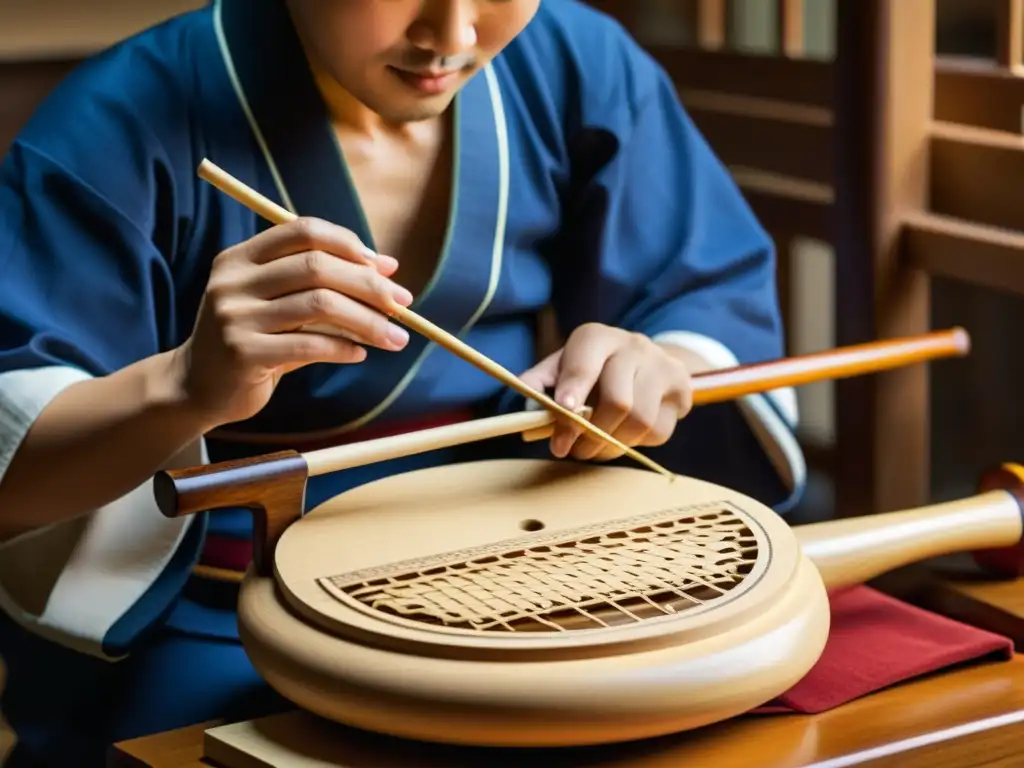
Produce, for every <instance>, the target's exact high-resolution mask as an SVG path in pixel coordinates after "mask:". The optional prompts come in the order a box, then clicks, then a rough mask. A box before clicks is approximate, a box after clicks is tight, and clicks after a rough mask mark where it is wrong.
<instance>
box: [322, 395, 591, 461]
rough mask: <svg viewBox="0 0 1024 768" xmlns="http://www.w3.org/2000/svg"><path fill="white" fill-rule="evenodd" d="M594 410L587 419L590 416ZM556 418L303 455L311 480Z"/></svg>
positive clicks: (502, 420)
mask: <svg viewBox="0 0 1024 768" xmlns="http://www.w3.org/2000/svg"><path fill="white" fill-rule="evenodd" d="M590 412H591V409H590V408H587V409H585V411H584V415H589V414H590ZM554 419H555V417H554V414H552V413H551V412H550V411H519V412H516V413H508V414H502V415H501V416H488V417H486V418H482V419H472V420H470V421H464V422H460V423H457V424H445V425H444V426H441V427H431V428H429V429H421V430H417V431H415V432H407V433H404V434H400V435H391V436H389V437H381V438H377V439H375V440H364V441H361V442H358V443H349V444H348V445H338V446H332V447H330V448H321V449H318V450H315V451H309V452H307V453H304V454H302V456H303V458H304V459H305V460H306V464H307V465H308V467H309V474H310V476H314V475H323V474H327V473H328V472H337V471H338V470H341V469H351V468H353V467H361V466H365V465H367V464H374V463H376V462H378V461H389V460H391V459H396V458H400V457H402V456H412V455H414V454H417V453H426V452H427V451H434V450H438V449H440V448H448V447H450V446H454V445H462V444H464V443H471V442H474V441H477V440H488V439H490V438H493V437H501V436H503V435H514V434H516V433H519V432H526V431H532V430H536V429H543V428H544V427H545V426H547V425H550V424H551V423H552V422H553V421H554Z"/></svg>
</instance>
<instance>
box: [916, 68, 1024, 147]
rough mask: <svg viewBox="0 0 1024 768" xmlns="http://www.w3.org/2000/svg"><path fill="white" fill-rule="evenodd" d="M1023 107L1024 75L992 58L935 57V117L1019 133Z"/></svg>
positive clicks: (951, 121)
mask: <svg viewBox="0 0 1024 768" xmlns="http://www.w3.org/2000/svg"><path fill="white" fill-rule="evenodd" d="M1022 109H1024V78H1021V77H1018V76H1016V75H1014V74H1013V73H1011V72H1010V71H1009V70H1007V69H1003V68H1001V67H998V66H996V65H994V64H993V63H992V62H991V61H978V60H975V59H959V58H952V57H942V56H940V57H938V58H937V59H936V61H935V110H934V117H935V119H936V120H941V121H945V122H950V123H962V124H964V125H974V126H978V127H981V128H991V129H993V130H997V131H1007V132H1009V133H1020V132H1021V111H1022Z"/></svg>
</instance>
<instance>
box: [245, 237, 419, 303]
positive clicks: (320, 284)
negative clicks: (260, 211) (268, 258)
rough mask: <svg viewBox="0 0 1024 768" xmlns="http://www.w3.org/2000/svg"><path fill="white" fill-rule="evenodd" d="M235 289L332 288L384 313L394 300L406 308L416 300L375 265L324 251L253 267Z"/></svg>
mask: <svg viewBox="0 0 1024 768" xmlns="http://www.w3.org/2000/svg"><path fill="white" fill-rule="evenodd" d="M235 288H236V290H238V291H241V292H244V293H249V294H251V295H253V296H257V297H259V298H262V299H274V298H277V297H279V296H285V295H287V294H290V293H297V292H299V291H305V290H311V289H315V288H329V289H331V290H333V291H337V292H338V293H343V294H345V295H346V296H351V297H353V298H355V299H357V300H359V301H361V302H363V303H364V304H369V305H370V306H374V307H377V308H378V309H380V310H381V311H385V312H386V311H387V310H389V309H391V308H392V307H393V305H394V304H395V303H397V304H400V305H402V306H403V307H407V306H409V305H410V304H411V303H412V300H413V297H412V294H411V293H409V291H408V290H407V289H406V288H403V287H402V286H400V285H398V284H397V283H394V282H392V281H391V280H389V279H388V278H387V277H385V276H383V275H382V274H380V273H379V272H377V271H376V270H375V269H373V267H371V266H367V265H363V264H354V263H352V262H349V261H346V260H344V259H339V258H337V257H336V256H333V255H331V254H330V253H327V252H325V251H304V252H302V253H296V254H292V255H290V256H284V257H282V258H280V259H277V260H275V261H272V262H270V263H269V264H264V265H261V266H259V267H257V268H256V269H252V268H250V269H249V270H246V273H245V275H244V276H243V277H241V278H240V279H239V281H238V282H237V284H236V286H235Z"/></svg>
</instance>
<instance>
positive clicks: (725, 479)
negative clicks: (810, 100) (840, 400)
mask: <svg viewBox="0 0 1024 768" xmlns="http://www.w3.org/2000/svg"><path fill="white" fill-rule="evenodd" d="M454 109H455V116H456V121H455V124H456V130H457V132H458V133H457V139H458V140H457V143H456V147H457V157H456V159H455V166H454V169H455V189H454V197H453V199H454V201H455V205H454V206H453V210H452V213H451V216H450V220H449V222H448V232H447V238H446V245H445V248H444V252H443V254H442V256H441V259H440V262H439V264H438V266H437V269H436V272H435V273H434V275H433V278H432V279H431V280H430V282H429V284H428V285H427V287H426V289H425V290H424V291H423V292H422V293H421V295H419V296H417V297H416V301H415V304H414V305H413V309H415V310H416V311H417V312H419V313H421V314H422V315H424V316H426V317H427V318H428V319H430V320H431V321H433V322H434V323H437V324H438V325H440V326H442V327H444V328H445V329H447V330H448V331H450V332H452V333H457V334H459V335H460V336H461V337H462V338H463V339H464V340H465V341H466V342H467V343H468V344H470V345H472V346H473V347H475V348H477V349H479V350H480V351H481V352H483V353H484V354H486V355H488V356H490V357H491V358H494V359H495V360H497V361H498V362H500V363H501V364H502V365H504V366H505V367H506V368H509V369H511V370H513V371H524V370H526V369H527V368H529V367H530V366H532V365H533V364H534V363H535V362H536V361H537V359H538V350H537V341H536V339H537V329H536V324H537V316H538V313H539V312H540V311H541V310H542V309H543V308H544V307H546V306H550V307H552V308H553V310H554V313H555V316H556V317H557V320H558V323H559V326H560V329H561V331H562V332H563V334H567V333H568V332H569V331H571V330H572V329H573V328H575V327H577V326H578V325H580V324H582V323H585V322H593V321H596V322H600V323H605V324H609V325H613V326H619V327H622V328H626V329H630V330H632V331H636V332H640V333H644V334H648V335H650V336H651V337H654V338H656V339H658V340H660V341H664V342H666V343H674V344H679V345H682V346H685V347H688V348H689V349H691V350H693V351H694V352H696V353H698V354H700V355H702V356H703V357H704V358H705V359H706V360H708V361H709V362H710V363H711V364H712V365H714V366H718V367H727V366H731V365H735V364H737V363H740V362H742V363H749V362H755V361H760V360H766V359H772V358H778V357H780V356H782V355H783V333H782V329H781V327H780V319H779V311H778V307H777V302H776V286H775V261H774V252H773V248H772V243H771V241H770V239H769V238H768V237H767V235H766V233H765V232H764V231H763V229H762V228H761V227H760V226H759V224H758V222H757V221H756V220H755V218H754V216H753V214H752V213H751V211H750V209H749V208H748V206H747V204H746V203H745V202H744V200H743V198H742V197H741V195H740V192H739V191H738V189H737V187H736V186H735V185H734V183H733V182H732V180H731V179H730V176H729V174H728V173H727V171H726V169H725V168H724V167H723V166H722V164H721V163H720V162H719V161H718V160H717V159H716V158H715V156H714V154H713V153H712V151H711V150H710V149H709V147H708V145H707V144H706V143H705V141H704V139H703V138H702V137H701V136H700V134H699V133H698V132H697V130H696V129H695V127H694V125H693V123H692V122H691V121H690V119H689V117H688V116H687V115H686V113H685V112H684V110H683V109H682V108H681V106H680V104H679V103H678V101H677V97H676V92H675V89H674V87H673V84H672V82H671V81H670V80H669V79H668V77H667V76H666V75H665V73H664V72H663V71H662V70H661V69H660V68H659V67H658V66H657V65H656V64H655V63H654V62H653V60H652V59H651V58H650V57H649V56H648V55H647V54H646V53H644V52H643V50H642V49H641V48H640V47H639V46H637V45H636V44H635V43H634V42H633V41H632V40H631V39H630V38H629V37H628V36H627V35H626V34H625V33H624V31H623V30H622V29H621V28H620V27H619V26H618V24H617V23H615V22H614V21H612V20H611V19H609V18H607V17H605V16H603V15H601V14H599V13H598V12H596V11H594V10H592V9H590V8H588V7H587V6H585V5H583V4H581V3H578V2H576V0H545V2H543V3H542V5H541V8H540V10H539V12H538V14H537V16H536V17H535V19H534V20H533V21H532V22H531V23H530V24H529V26H528V27H527V28H526V29H525V31H524V32H523V33H522V34H521V35H520V36H519V37H518V38H517V39H516V40H515V41H514V42H512V44H511V45H509V46H508V48H507V49H506V50H505V51H503V52H502V54H501V55H500V56H498V57H497V58H496V59H495V60H494V61H493V62H492V63H491V64H490V65H489V66H487V67H486V68H485V69H484V70H482V71H481V72H479V73H478V74H477V75H476V76H475V77H474V78H473V79H472V80H471V81H470V82H469V83H468V84H467V85H466V86H465V88H464V89H463V90H462V91H461V92H460V94H459V95H458V97H457V98H456V100H455V102H454ZM204 157H206V158H209V159H210V160H212V161H213V162H214V163H216V164H217V165H219V166H221V167H222V168H224V169H226V170H227V171H228V172H229V173H231V174H233V175H234V176H236V177H237V178H239V179H241V180H242V181H243V182H245V183H246V184H248V185H250V186H252V187H254V188H255V189H257V190H259V191H260V192H262V193H263V194H265V195H267V196H268V197H270V198H271V199H273V200H275V201H276V202H278V203H279V204H281V205H283V206H285V207H286V208H288V209H290V210H292V211H294V212H296V213H299V214H303V215H310V216H317V217H321V218H324V219H328V220H331V221H334V222H336V223H339V224H342V225H344V226H346V227H348V228H350V229H352V230H354V231H355V232H356V233H358V235H359V236H360V237H361V238H362V239H363V241H364V242H366V243H368V244H370V245H371V246H372V238H371V237H370V233H369V231H368V228H367V226H366V223H365V219H364V216H363V213H362V210H361V208H360V203H359V200H358V198H357V195H356V194H355V192H354V190H353V188H352V186H351V183H350V180H349V176H348V174H347V172H346V167H345V161H344V158H343V156H342V154H341V152H340V151H339V148H338V146H337V144H336V141H335V139H334V136H333V134H332V131H331V129H330V126H329V124H328V121H327V116H326V111H325V107H324V104H323V102H322V100H321V98H320V96H319V93H318V91H317V89H316V86H315V85H314V81H313V78H312V77H311V75H310V73H309V70H308V69H307V65H306V62H305V60H304V59H303V56H302V52H301V50H300V47H299V45H298V42H297V38H296V36H295V33H294V30H293V29H292V27H291V24H290V20H289V18H288V16H287V13H286V11H285V9H284V7H283V4H282V2H281V0H219V1H218V2H216V3H213V4H212V5H211V6H209V7H206V8H203V9H201V10H198V11H196V12H192V13H187V14H184V15H181V16H178V17H176V18H173V19H171V20H169V21H167V22H165V23H162V24H160V25H158V26H156V27H154V28H152V29H149V30H147V31H144V32H142V33H140V34H138V35H136V36H134V37H132V38H130V39H128V40H126V41H124V42H122V43H120V44H118V45H116V46H114V47H113V48H112V49H110V50H107V51H104V52H103V53H101V54H99V55H97V56H95V57H94V58H92V59H90V60H89V61H87V62H86V63H84V64H83V65H82V66H80V67H79V68H78V69H77V70H76V71H75V72H73V73H72V74H71V75H70V76H69V77H68V78H67V79H66V81H65V82H63V83H62V84H61V85H60V86H59V87H58V88H57V89H56V90H55V91H54V92H53V93H52V95H51V96H50V97H49V98H48V99H47V100H46V101H45V103H44V104H43V105H42V106H41V107H40V108H39V110H38V111H37V113H36V114H35V115H34V117H33V118H32V119H31V121H30V122H29V123H28V124H27V125H26V126H25V128H24V129H23V130H22V132H21V133H20V135H19V136H18V137H17V139H16V140H15V141H14V143H13V145H12V146H11V148H10V151H9V153H8V154H7V156H6V158H5V160H4V162H3V165H2V168H0V478H2V474H3V472H4V470H5V469H6V467H7V466H8V464H9V463H10V460H11V457H12V456H13V454H14V452H15V451H16V449H17V447H18V445H19V443H20V441H21V440H22V438H23V437H24V435H25V433H26V431H27V430H28V429H29V427H30V426H31V425H32V422H33V421H34V419H35V418H36V417H37V416H38V414H39V413H40V411H41V410H42V409H43V408H44V407H45V406H46V405H47V403H48V402H49V401H50V400H51V399H52V398H53V397H54V396H55V395H57V394H58V393H59V392H60V391H62V390H63V389H64V388H65V387H67V386H69V385H71V384H73V383H75V382H79V381H82V380H85V379H88V378H90V377H97V376H102V375H104V374H108V373H110V372H112V371H115V370H118V369H120V368H122V367H124V366H126V365H128V364H130V363H132V362H133V361H136V360H139V359H141V358H144V357H147V356H150V355H153V354H155V353H158V352H160V351H163V350H167V349H171V348H174V347H176V346H178V345H180V344H182V343H183V342H184V341H185V340H186V339H187V338H188V335H189V333H190V332H191V329H192V326H193V322H194V319H195V316H196V311H197V308H198V306H199V302H200V299H201V298H202V295H203V291H204V288H205V283H206V279H207V276H208V273H209V270H210V265H211V261H212V259H213V257H214V256H215V255H216V254H218V253H219V252H220V251H222V250H224V249H226V248H228V247H230V246H232V245H235V244H237V243H238V242H240V241H242V240H245V239H247V238H249V237H252V236H253V235H254V234H256V233H257V232H259V231H260V230H261V229H262V228H264V227H266V226H267V224H266V223H265V222H263V221H261V220H259V219H258V218H257V217H256V216H255V215H254V214H253V213H251V212H250V211H248V210H247V209H245V208H244V207H243V206H241V205H239V204H238V203H237V202H235V201H233V200H232V199H230V198H228V197H227V196H226V195H224V194H222V193H221V192H219V191H218V190H216V189H214V188H213V187H212V186H210V185H209V184H207V183H205V182H203V181H201V180H199V179H198V178H197V176H196V168H197V166H198V165H199V163H200V161H201V160H202V159H203V158H204ZM522 407H524V403H523V402H522V401H521V399H519V398H518V397H516V396H514V395H513V394H511V393H509V392H508V391H507V390H506V389H505V388H504V387H503V386H502V385H500V384H499V383H498V382H496V381H495V380H493V379H492V378H490V377H488V376H487V375H485V374H483V373H481V372H480V371H478V370H477V369H475V368H473V367H471V366H469V365H468V364H467V363H465V362H463V361H461V360H460V359H458V358H456V357H454V356H453V355H451V354H449V353H448V352H446V351H445V350H442V349H437V348H435V347H434V345H432V344H429V343H428V342H427V341H426V340H425V339H423V338H421V337H419V336H418V335H417V334H412V340H411V342H410V343H409V345H408V347H407V348H406V349H405V350H403V351H402V352H399V353H393V352H384V351H379V350H373V349H371V350H370V352H369V357H368V359H367V360H366V362H365V363H363V364H360V365H348V366H333V365H314V366H310V367H307V368H304V369H301V370H299V371H296V372H294V373H292V374H289V375H288V376H286V377H285V378H284V380H283V381H282V382H281V385H280V387H279V389H278V391H277V393H276V394H275V396H274V398H273V400H272V401H271V402H270V404H269V405H268V406H267V407H266V408H265V409H263V411H262V412H260V413H259V414H258V415H256V416H255V417H253V418H252V419H250V420H248V421H247V422H245V423H240V424H232V425H227V426H225V427H224V428H223V429H219V430H216V431H215V432H214V433H212V434H210V435H207V436H206V437H205V438H204V439H203V440H202V441H200V442H199V443H197V444H196V445H194V446H190V447H189V448H188V449H186V450H185V451H183V453H182V454H181V455H180V456H178V457H176V458H175V460H174V462H173V463H172V465H173V466H185V465H191V464H196V463H199V462H204V461H209V460H219V459H223V458H228V457H232V456H241V455H251V454H257V453H265V452H268V451H270V450H274V449H277V448H280V447H285V446H294V445H299V444H303V443H307V442H309V441H310V440H325V441H328V442H329V441H331V440H339V439H342V438H347V439H358V438H359V437H360V435H362V434H364V433H365V430H367V429H369V428H373V427H374V426H377V425H380V424H401V423H403V422H405V421H408V420H409V419H413V418H417V417H421V416H424V415H432V414H443V413H447V412H451V411H456V410H467V409H468V410H471V411H472V412H473V413H475V414H477V415H481V416H482V415H488V414H495V413H499V412H502V411H508V410H510V409H515V408H522ZM795 426H796V408H795V399H794V397H793V393H792V391H788V390H787V391H778V392H773V393H769V394H767V395H763V396H762V395H758V396H750V397H745V398H742V399H740V400H738V401H736V402H733V403H726V404H721V405H714V406H706V407H701V408H698V409H696V410H695V411H694V412H693V413H692V414H691V415H690V416H688V417H687V418H686V419H685V420H684V421H683V422H682V423H681V424H680V427H679V429H678V431H677V433H676V435H675V436H674V437H673V439H672V440H671V441H670V442H669V443H668V444H667V445H666V446H663V447H660V448H658V449H655V450H650V451H649V454H650V455H651V456H652V457H653V458H655V459H656V460H657V461H659V462H662V463H663V464H665V465H667V466H669V467H670V468H672V469H673V470H675V471H677V472H681V473H685V474H690V475H696V476H699V477H703V478H706V479H709V480H712V481H715V482H720V483H723V484H726V485H729V486H731V487H734V488H736V489H737V490H740V491H743V492H746V493H748V494H750V495H752V496H755V497H757V498H759V499H761V500H762V501H764V502H765V503H766V504H769V505H771V506H772V507H774V508H775V509H777V510H778V511H779V512H780V513H784V512H785V511H786V510H787V509H789V508H790V507H791V506H792V505H793V504H794V503H795V501H796V500H797V499H798V497H799V495H800V493H801V491H802V487H803V483H804V475H805V468H804V464H803V459H802V457H801V454H800V451H799V448H798V446H797V443H796V440H795V439H794V435H793V429H794V428H795ZM645 450H646V449H645ZM529 451H533V452H534V453H535V454H536V452H537V451H540V452H541V454H543V452H544V451H546V445H543V444H542V445H539V446H538V445H533V446H530V445H526V444H523V443H522V441H521V440H519V439H517V438H512V439H506V440H498V441H492V442H489V443H488V444H486V445H471V446H467V447H462V448H453V449H450V450H442V451H435V452H432V453H429V454H425V455H422V456H416V457H411V458H408V459H402V460H395V461H389V462H384V463H381V464H377V465H373V466H370V467H366V468H361V469H355V470H347V471H344V472H339V473H336V474H334V475H328V476H325V477H318V478H314V479H313V480H312V481H311V485H310V489H309V506H310V507H312V506H315V505H316V504H318V503H320V502H321V501H322V500H324V499H326V498H328V497H330V496H333V495H335V494H337V493H339V492H341V491H343V490H345V489H346V488H350V487H352V486H354V485H357V484H360V483H364V482H367V481H368V480H371V479H375V478H377V477H380V476H383V475H387V474H393V473H396V472H400V471H406V470H409V469H412V468H417V467H422V466H428V465H436V464H440V463H446V462H452V461H468V460H472V459H479V458H486V457H488V456H499V455H500V456H507V455H512V454H514V453H516V452H519V453H526V452H529ZM112 461H116V458H114V457H112ZM53 481H54V482H60V476H59V472H58V474H56V475H55V477H54V478H53ZM249 533H250V521H249V517H248V514H247V513H245V512H242V511H237V510H224V511H218V512H215V513H211V514H206V515H200V516H196V517H193V518H187V519H184V520H166V519H164V518H162V516H161V515H160V514H159V513H158V511H157V509H156V507H155V504H154V500H153V497H152V489H151V485H150V484H149V483H146V484H144V485H143V486H140V487H139V488H137V489H136V490H134V491H133V492H131V493H130V494H128V495H127V496H125V497H124V498H122V499H118V500H117V501H115V502H113V503H111V504H110V505H108V506H106V507H103V508H102V509H98V510H95V511H94V512H92V513H91V514H90V515H88V516H87V517H85V518H83V519H81V520H77V521H74V522H72V523H67V524H64V525H58V526H54V527H52V528H49V529H46V530H43V531H41V532H38V533H36V534H33V535H31V536H25V537H22V538H20V539H18V540H15V541H13V542H11V543H9V544H7V545H5V546H4V547H3V549H2V551H0V607H2V608H3V611H2V623H0V655H2V656H3V658H4V659H5V661H6V665H7V669H8V681H7V685H6V690H5V691H4V695H3V711H4V715H5V717H6V718H7V719H8V720H9V721H10V722H11V724H12V725H13V727H14V728H15V730H16V731H17V732H18V735H19V737H20V740H21V742H22V744H23V745H24V748H25V749H26V750H28V751H31V753H32V754H33V755H34V756H35V758H36V759H37V760H39V761H40V762H41V763H43V764H46V765H61V766H66V765H75V766H89V765H93V764H97V765H99V764H101V763H100V762H99V761H100V760H101V758H102V750H103V746H104V745H105V744H106V743H109V742H111V741H114V740H117V739H122V738H126V737H131V736H136V735H141V734H146V733H152V732H157V731H161V730H167V729H170V728H174V727H178V726H182V725H186V724H189V723H194V722H199V721H202V720H204V719H209V718H214V717H227V718H241V717H246V716H249V715H250V714H252V713H254V712H257V711H259V709H260V708H261V707H263V706H272V705H273V704H274V703H275V700H274V698H273V696H272V695H270V694H269V693H268V690H267V688H266V686H265V685H263V684H262V683H261V681H260V679H259V678H258V676H257V675H256V674H255V672H254V671H253V669H252V667H251V666H250V665H249V663H248V661H247V659H246V657H245V654H244V651H243V650H242V648H241V646H240V645H239V642H238V635H237V631H236V628H235V614H234V612H233V610H232V609H231V606H230V600H228V601H226V602H223V603H217V602H216V601H213V600H207V599H199V598H198V597H195V596H194V595H193V594H192V593H191V592H190V590H189V585H190V584H191V583H192V577H190V570H191V568H192V566H193V565H194V563H195V562H196V561H197V559H198V558H199V556H200V553H201V552H202V550H203V546H204V542H206V541H207V540H208V539H209V538H210V537H212V536H219V537H222V538H223V537H228V538H231V537H235V538H243V539H244V538H246V537H248V536H249Z"/></svg>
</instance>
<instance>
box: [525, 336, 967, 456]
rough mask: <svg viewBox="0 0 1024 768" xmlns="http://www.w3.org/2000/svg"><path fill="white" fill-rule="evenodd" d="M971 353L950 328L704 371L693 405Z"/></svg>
mask: <svg viewBox="0 0 1024 768" xmlns="http://www.w3.org/2000/svg"><path fill="white" fill-rule="evenodd" d="M970 349H971V339H970V336H969V335H968V333H967V331H965V330H964V329H963V328H950V329H948V330H944V331H933V332H931V333H924V334H921V335H918V336H907V337H903V338H899V339H885V340H882V341H872V342H867V343H865V344H854V345H851V346H848V347H841V348H840V349H831V350H827V351H825V352H814V353H811V354H808V355H799V356H796V357H790V358H786V359H784V360H773V361H770V362H766V363H754V364H751V365H743V366H739V367H737V368H723V369H720V370H717V371H706V372H704V373H699V374H695V375H694V377H693V404H694V405H695V406H698V405H708V404H710V403H721V402H725V401H728V400H735V399H737V398H740V397H744V396H745V395H753V394H757V393H759V392H769V391H771V390H773V389H781V388H783V387H798V386H801V385H804V384H811V383H813V382H816V381H834V380H836V379H845V378H849V377H851V376H861V375H864V374H868V373H878V372H880V371H884V370H889V369H892V368H902V367H903V366H906V365H914V364H915V363H923V362H926V361H928V360H937V359H940V358H944V357H963V356H964V355H966V354H968V352H970ZM553 431H554V427H553V425H552V424H550V423H549V424H545V425H543V426H539V427H536V428H535V429H531V430H528V431H526V432H524V433H523V440H525V441H527V442H533V441H536V440H544V439H546V438H548V437H550V436H551V434H552V432H553Z"/></svg>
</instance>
